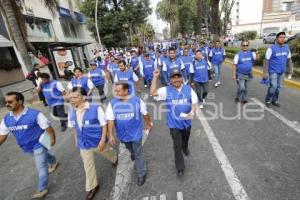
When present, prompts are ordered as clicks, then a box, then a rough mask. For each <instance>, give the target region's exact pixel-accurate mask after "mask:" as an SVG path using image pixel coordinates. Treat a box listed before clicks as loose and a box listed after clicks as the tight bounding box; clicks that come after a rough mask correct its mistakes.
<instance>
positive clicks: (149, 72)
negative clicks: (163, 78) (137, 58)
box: [140, 52, 156, 88]
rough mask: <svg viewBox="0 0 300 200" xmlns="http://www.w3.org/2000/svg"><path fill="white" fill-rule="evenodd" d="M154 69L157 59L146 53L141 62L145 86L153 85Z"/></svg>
mask: <svg viewBox="0 0 300 200" xmlns="http://www.w3.org/2000/svg"><path fill="white" fill-rule="evenodd" d="M154 69H156V66H155V61H154V60H153V59H152V58H151V57H150V55H149V53H147V52H146V53H144V57H143V58H142V59H141V62H140V73H141V75H142V77H144V86H145V88H146V87H150V85H151V81H152V78H153V71H154Z"/></svg>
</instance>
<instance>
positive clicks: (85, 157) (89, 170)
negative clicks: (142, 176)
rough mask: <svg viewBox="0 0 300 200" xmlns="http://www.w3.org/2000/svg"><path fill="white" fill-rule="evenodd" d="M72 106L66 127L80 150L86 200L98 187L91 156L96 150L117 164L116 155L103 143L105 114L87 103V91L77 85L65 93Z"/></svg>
mask: <svg viewBox="0 0 300 200" xmlns="http://www.w3.org/2000/svg"><path fill="white" fill-rule="evenodd" d="M69 99H70V103H71V104H72V106H73V109H71V110H70V112H69V117H68V118H69V119H68V126H69V127H71V128H72V132H73V135H74V138H75V142H76V143H77V147H78V148H79V150H80V155H81V158H82V161H83V166H84V171H85V176H86V181H85V189H86V200H90V199H93V197H94V196H95V194H96V193H97V192H98V190H99V185H98V181H97V174H96V167H95V161H94V157H95V154H96V153H99V154H101V155H103V156H104V157H105V158H106V159H107V160H109V161H110V162H112V163H113V166H116V165H117V158H118V157H117V154H116V152H115V151H114V150H113V149H112V147H110V146H109V145H106V141H107V136H106V133H107V126H106V120H105V114H104V111H103V110H102V108H101V107H100V106H99V105H95V104H93V105H92V104H89V103H88V102H87V101H86V100H87V93H86V91H85V90H84V89H83V88H81V87H74V88H73V89H72V91H71V93H70V95H69Z"/></svg>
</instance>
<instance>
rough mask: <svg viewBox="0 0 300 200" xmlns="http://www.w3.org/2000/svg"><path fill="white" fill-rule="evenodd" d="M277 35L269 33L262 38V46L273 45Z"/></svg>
mask: <svg viewBox="0 0 300 200" xmlns="http://www.w3.org/2000/svg"><path fill="white" fill-rule="evenodd" d="M276 35H277V33H269V34H267V35H266V36H264V37H263V43H264V44H274V43H275V40H276Z"/></svg>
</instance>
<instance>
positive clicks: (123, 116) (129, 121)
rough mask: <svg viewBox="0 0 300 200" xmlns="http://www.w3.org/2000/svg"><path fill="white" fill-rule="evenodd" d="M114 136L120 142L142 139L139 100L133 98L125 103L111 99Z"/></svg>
mask: <svg viewBox="0 0 300 200" xmlns="http://www.w3.org/2000/svg"><path fill="white" fill-rule="evenodd" d="M110 103H111V106H112V108H113V112H114V116H115V128H116V134H117V136H118V138H119V140H121V141H122V142H131V141H140V140H141V139H142V137H143V123H142V115H141V109H140V105H141V100H140V99H139V98H138V97H136V96H133V97H131V98H130V99H129V100H128V101H127V102H123V101H121V100H119V99H116V98H114V99H112V100H111V102H110Z"/></svg>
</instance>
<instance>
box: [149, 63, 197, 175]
mask: <svg viewBox="0 0 300 200" xmlns="http://www.w3.org/2000/svg"><path fill="white" fill-rule="evenodd" d="M158 77H159V71H158V70H155V71H154V73H153V80H152V84H151V88H150V94H151V95H153V96H154V97H155V99H156V100H158V101H166V107H167V125H168V127H169V128H170V134H171V136H172V139H173V146H174V153H175V165H176V169H177V175H178V176H182V175H183V173H184V169H185V164H184V158H183V154H182V152H183V153H184V154H185V155H186V156H188V155H189V154H190V151H189V149H188V142H189V137H190V132H191V126H192V119H193V116H194V113H195V111H196V107H197V103H198V99H197V95H196V93H195V92H194V91H193V89H192V88H191V87H190V86H189V85H184V84H183V79H182V74H181V72H180V71H179V70H178V69H174V70H173V71H172V72H171V74H170V78H171V79H170V80H171V84H170V85H169V86H166V87H162V88H159V89H157V79H158Z"/></svg>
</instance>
